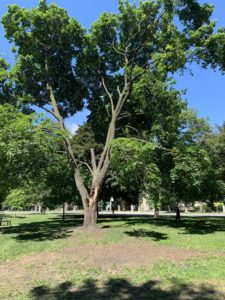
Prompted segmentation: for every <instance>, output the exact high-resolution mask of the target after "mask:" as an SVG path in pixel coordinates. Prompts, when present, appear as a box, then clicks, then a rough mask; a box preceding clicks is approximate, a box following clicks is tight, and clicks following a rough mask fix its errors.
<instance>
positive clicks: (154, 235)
mask: <svg viewBox="0 0 225 300" xmlns="http://www.w3.org/2000/svg"><path fill="white" fill-rule="evenodd" d="M124 233H125V234H127V235H129V236H131V237H136V238H145V237H148V238H151V239H152V240H153V241H155V242H157V241H161V240H166V239H168V235H167V234H165V233H162V232H158V231H152V230H145V229H134V230H133V231H125V232H124Z"/></svg>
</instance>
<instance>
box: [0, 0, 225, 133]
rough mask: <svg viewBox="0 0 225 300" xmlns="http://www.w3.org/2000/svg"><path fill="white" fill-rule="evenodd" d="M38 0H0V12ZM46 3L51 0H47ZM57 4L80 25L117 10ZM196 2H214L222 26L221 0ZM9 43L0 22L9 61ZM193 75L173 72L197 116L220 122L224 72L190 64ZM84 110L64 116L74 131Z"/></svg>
mask: <svg viewBox="0 0 225 300" xmlns="http://www.w3.org/2000/svg"><path fill="white" fill-rule="evenodd" d="M38 2H39V1H38V0H0V16H2V15H3V14H4V13H6V11H7V6H8V5H9V4H18V5H19V6H22V7H26V8H31V7H34V6H37V5H38ZM48 2H49V3H50V2H52V1H48ZM54 2H55V3H56V4H57V5H58V6H61V7H64V8H65V9H66V10H67V11H68V12H69V15H70V16H72V17H75V18H76V19H77V20H78V21H79V22H80V23H81V24H82V26H83V27H86V28H89V27H90V25H91V24H92V23H93V22H94V21H95V20H96V19H97V18H98V17H99V16H100V15H101V13H102V12H103V11H107V12H114V11H116V10H117V4H118V2H117V0H55V1H54ZM199 3H212V4H214V6H215V9H214V14H213V18H212V19H213V20H218V22H217V25H218V26H225V1H224V0H211V1H210V0H199ZM10 48H11V45H9V43H8V41H7V40H6V39H5V38H4V30H3V27H2V25H1V24H0V55H1V56H3V57H5V58H6V59H7V61H8V62H10V63H13V54H12V53H11V51H10ZM191 70H192V73H193V75H191V74H190V72H186V73H185V74H184V75H183V76H176V80H177V87H178V88H179V89H186V91H187V92H186V95H185V96H184V98H185V99H186V100H187V101H188V105H189V107H191V108H194V109H196V110H197V111H198V113H199V116H200V117H206V118H208V119H209V121H210V123H211V124H212V125H214V124H218V125H221V124H222V123H223V121H224V120H225V75H224V76H223V75H222V74H221V73H220V72H214V71H212V70H210V69H207V70H203V69H202V68H201V67H200V66H197V65H193V66H191ZM86 115H87V112H85V111H84V112H82V113H79V114H78V115H76V116H74V117H73V118H70V119H69V120H67V125H68V127H69V128H70V129H71V130H72V131H74V130H75V129H76V128H77V125H79V124H82V123H83V122H84V120H85V116H86Z"/></svg>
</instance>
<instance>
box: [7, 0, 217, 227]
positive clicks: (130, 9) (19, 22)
mask: <svg viewBox="0 0 225 300" xmlns="http://www.w3.org/2000/svg"><path fill="white" fill-rule="evenodd" d="M211 13H212V7H211V6H210V5H207V4H205V5H199V4H198V2H197V1H195V0H180V1H172V0H155V1H143V2H142V1H141V2H140V4H139V5H135V4H130V3H129V1H122V0H120V1H119V13H116V14H115V13H104V14H103V15H102V16H101V17H100V18H99V19H98V20H97V21H96V22H95V23H94V24H93V26H92V27H91V30H90V31H89V32H88V33H87V34H85V33H84V30H83V29H82V28H81V26H80V25H79V24H78V22H77V21H76V20H74V19H72V18H70V17H69V16H68V14H67V13H66V12H65V11H64V10H63V9H61V8H58V7H57V6H56V5H55V4H51V5H50V6H47V4H46V1H44V0H41V1H40V4H39V7H38V8H34V9H32V10H31V11H27V10H26V9H23V8H19V7H18V6H17V5H12V6H10V7H9V11H8V13H7V14H6V15H5V16H4V17H3V24H4V27H5V31H6V37H7V38H8V39H9V40H10V41H11V42H13V43H14V45H15V47H16V51H17V54H18V55H17V63H16V65H15V67H14V70H13V75H14V78H15V80H16V84H17V92H18V93H20V99H21V100H23V101H24V103H29V104H35V105H37V106H40V107H42V108H43V109H45V110H46V111H48V112H49V113H50V114H52V115H53V116H54V118H55V119H56V120H57V122H58V124H59V126H60V129H61V131H62V132H64V133H63V134H62V136H63V139H64V144H65V148H66V151H67V153H68V156H69V159H70V161H71V165H72V168H73V173H74V179H75V182H76V186H77V189H78V191H79V193H80V196H81V198H82V203H83V207H84V225H85V226H93V225H95V224H96V221H97V210H96V205H97V200H98V197H99V193H100V189H101V187H102V185H103V182H104V179H105V176H106V173H107V170H108V168H109V165H110V147H111V143H112V141H113V140H114V138H115V136H116V128H117V123H118V119H119V118H120V117H122V114H123V109H124V106H125V105H126V103H127V102H128V101H129V99H130V98H131V95H132V91H133V87H134V85H135V83H136V82H137V81H139V80H140V78H141V77H142V76H143V75H144V74H145V72H150V73H151V74H152V75H153V76H154V73H159V74H163V75H164V78H165V79H166V77H167V76H168V74H169V73H173V72H175V71H177V70H179V69H182V68H184V66H185V64H186V62H187V60H188V58H190V57H191V53H192V51H193V49H194V47H195V45H196V43H198V44H199V41H200V40H201V38H205V37H206V36H208V34H210V33H211V32H212V30H213V29H212V28H213V24H211V23H210V22H209V17H210V15H211ZM176 17H178V19H179V20H180V22H181V24H182V26H180V25H176V24H175V23H174V19H175V18H176ZM85 98H86V99H87V101H88V108H89V109H90V110H91V115H90V119H92V125H93V126H94V124H95V123H96V124H97V123H98V124H99V123H101V125H102V136H101V139H103V140H104V147H103V151H102V152H101V154H100V156H99V157H98V159H97V158H96V156H95V152H94V149H91V165H90V166H89V169H90V174H91V181H90V184H89V185H88V186H86V185H85V183H84V180H83V178H82V176H81V172H80V163H79V161H78V159H77V156H78V155H77V153H74V152H73V149H72V145H71V140H70V138H69V136H68V134H67V132H66V128H65V123H64V118H65V117H67V116H69V115H70V114H74V113H76V112H77V111H78V110H80V109H81V108H82V104H83V99H85ZM50 107H51V108H50ZM105 110H106V111H107V112H108V115H106V114H104V113H103V116H104V118H100V121H97V116H98V117H99V114H101V113H102V112H105Z"/></svg>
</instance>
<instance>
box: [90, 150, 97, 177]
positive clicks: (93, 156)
mask: <svg viewBox="0 0 225 300" xmlns="http://www.w3.org/2000/svg"><path fill="white" fill-rule="evenodd" d="M91 164H92V170H93V172H96V169H97V166H96V157H95V150H94V149H91Z"/></svg>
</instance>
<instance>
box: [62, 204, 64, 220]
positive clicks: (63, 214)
mask: <svg viewBox="0 0 225 300" xmlns="http://www.w3.org/2000/svg"><path fill="white" fill-rule="evenodd" d="M62 221H63V222H65V203H63V213H62Z"/></svg>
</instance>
